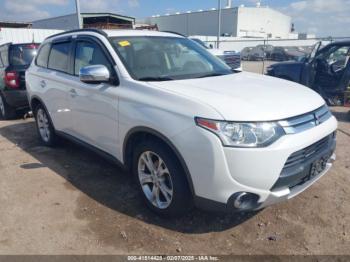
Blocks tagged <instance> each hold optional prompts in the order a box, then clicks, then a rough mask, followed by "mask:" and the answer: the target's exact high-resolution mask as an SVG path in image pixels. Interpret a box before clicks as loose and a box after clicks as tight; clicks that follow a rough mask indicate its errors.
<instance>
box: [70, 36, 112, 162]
mask: <svg viewBox="0 0 350 262" xmlns="http://www.w3.org/2000/svg"><path fill="white" fill-rule="evenodd" d="M90 65H104V66H106V67H107V68H108V70H109V71H110V74H111V75H115V69H114V67H113V64H112V61H111V59H110V58H109V57H108V53H107V52H106V51H105V50H104V48H103V46H102V45H101V44H99V43H98V42H97V40H96V41H95V40H93V39H86V38H80V39H79V38H78V40H77V41H76V43H75V56H74V76H75V77H74V78H75V81H73V85H72V86H71V90H70V100H71V105H72V112H73V113H72V120H73V123H74V124H73V125H74V133H75V134H74V135H75V136H76V137H78V138H79V139H80V140H83V141H84V142H87V143H88V144H91V145H93V146H95V147H97V148H99V149H101V150H103V151H106V152H108V153H110V154H112V155H114V156H117V154H118V153H117V152H118V151H117V146H116V145H117V142H118V141H117V137H118V96H117V91H118V88H117V87H116V86H115V85H113V84H110V83H101V84H86V83H83V82H81V81H80V80H79V71H80V69H81V68H82V67H85V66H90Z"/></svg>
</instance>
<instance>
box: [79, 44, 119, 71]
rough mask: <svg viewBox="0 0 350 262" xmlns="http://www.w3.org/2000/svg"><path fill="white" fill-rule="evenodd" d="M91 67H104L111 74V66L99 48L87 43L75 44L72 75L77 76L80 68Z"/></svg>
mask: <svg viewBox="0 0 350 262" xmlns="http://www.w3.org/2000/svg"><path fill="white" fill-rule="evenodd" d="M91 65H104V66H106V67H107V68H108V70H109V72H112V66H111V64H110V62H109V60H108V59H107V57H106V55H105V54H104V53H103V51H102V50H101V48H100V47H99V46H98V45H97V44H95V43H93V42H89V41H79V42H77V45H76V49H75V62H74V74H75V75H76V76H78V75H79V71H80V69H81V68H83V67H85V66H91Z"/></svg>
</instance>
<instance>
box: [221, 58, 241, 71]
mask: <svg viewBox="0 0 350 262" xmlns="http://www.w3.org/2000/svg"><path fill="white" fill-rule="evenodd" d="M224 60H225V63H226V64H228V65H229V66H230V67H231V68H232V69H237V68H239V67H241V57H240V56H239V55H225V57H224Z"/></svg>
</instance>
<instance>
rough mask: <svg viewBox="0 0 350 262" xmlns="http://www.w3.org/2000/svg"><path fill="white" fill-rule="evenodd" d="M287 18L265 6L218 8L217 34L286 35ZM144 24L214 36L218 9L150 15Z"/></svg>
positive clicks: (288, 26) (190, 33)
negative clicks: (219, 31)
mask: <svg viewBox="0 0 350 262" xmlns="http://www.w3.org/2000/svg"><path fill="white" fill-rule="evenodd" d="M291 21H292V20H291V18H290V17H289V16H287V15H284V14H282V13H280V12H278V11H276V10H274V9H271V8H268V7H260V8H257V7H234V8H225V9H222V21H221V33H222V34H223V33H227V34H230V35H232V36H239V37H266V36H267V34H272V37H278V38H288V36H289V33H290V29H291ZM146 23H149V24H157V25H158V27H159V29H160V30H161V31H174V32H178V33H181V34H184V35H206V36H216V35H217V29H218V11H217V10H207V11H202V12H192V13H182V14H174V15H168V16H166V15H165V16H159V17H150V18H147V19H146Z"/></svg>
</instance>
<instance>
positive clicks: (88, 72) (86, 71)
mask: <svg viewBox="0 0 350 262" xmlns="http://www.w3.org/2000/svg"><path fill="white" fill-rule="evenodd" d="M110 78H111V75H110V72H109V70H108V69H107V67H106V66H104V65H92V66H85V67H83V68H81V69H80V71H79V79H80V81H81V82H84V83H87V84H99V83H106V82H109V81H110Z"/></svg>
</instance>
